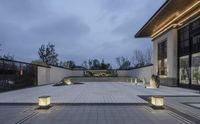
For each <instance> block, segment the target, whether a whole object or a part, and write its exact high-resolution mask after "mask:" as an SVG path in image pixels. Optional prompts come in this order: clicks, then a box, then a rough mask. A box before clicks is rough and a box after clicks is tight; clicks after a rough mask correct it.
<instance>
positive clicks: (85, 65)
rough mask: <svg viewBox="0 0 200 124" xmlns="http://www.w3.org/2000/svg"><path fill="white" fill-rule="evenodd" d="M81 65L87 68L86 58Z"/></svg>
mask: <svg viewBox="0 0 200 124" xmlns="http://www.w3.org/2000/svg"><path fill="white" fill-rule="evenodd" d="M82 67H84V68H86V69H88V63H87V61H86V60H84V61H83V63H82Z"/></svg>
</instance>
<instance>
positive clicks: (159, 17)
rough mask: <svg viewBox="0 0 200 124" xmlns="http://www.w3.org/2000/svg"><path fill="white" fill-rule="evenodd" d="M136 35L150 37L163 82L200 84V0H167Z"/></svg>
mask: <svg viewBox="0 0 200 124" xmlns="http://www.w3.org/2000/svg"><path fill="white" fill-rule="evenodd" d="M135 37H136V38H143V37H150V38H152V42H153V55H154V57H153V63H154V66H153V73H154V74H157V75H159V76H160V78H161V83H162V84H164V85H178V86H182V87H189V88H196V89H197V88H200V0H167V1H166V2H165V3H164V4H163V5H162V6H161V7H160V9H159V10H158V11H157V12H156V13H155V14H154V15H153V16H152V17H151V18H150V19H149V21H148V22H147V23H146V24H145V25H144V26H143V27H142V28H141V29H140V30H139V31H138V32H137V34H136V35H135Z"/></svg>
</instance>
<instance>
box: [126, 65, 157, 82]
mask: <svg viewBox="0 0 200 124" xmlns="http://www.w3.org/2000/svg"><path fill="white" fill-rule="evenodd" d="M152 74H153V65H149V66H145V67H140V68H135V69H132V70H129V72H128V76H130V77H134V78H139V79H145V81H146V82H149V81H150V79H151V76H152Z"/></svg>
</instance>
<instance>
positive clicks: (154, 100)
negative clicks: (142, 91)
mask: <svg viewBox="0 0 200 124" xmlns="http://www.w3.org/2000/svg"><path fill="white" fill-rule="evenodd" d="M151 105H152V107H154V108H163V106H164V97H163V96H152V97H151Z"/></svg>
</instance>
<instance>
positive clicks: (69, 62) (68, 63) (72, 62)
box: [66, 60, 76, 69]
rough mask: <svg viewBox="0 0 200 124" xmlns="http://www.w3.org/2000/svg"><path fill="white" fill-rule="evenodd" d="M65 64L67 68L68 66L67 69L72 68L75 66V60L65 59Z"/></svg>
mask: <svg viewBox="0 0 200 124" xmlns="http://www.w3.org/2000/svg"><path fill="white" fill-rule="evenodd" d="M66 65H67V68H69V69H73V68H75V67H76V64H75V62H74V61H72V60H70V61H67V62H66Z"/></svg>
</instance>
